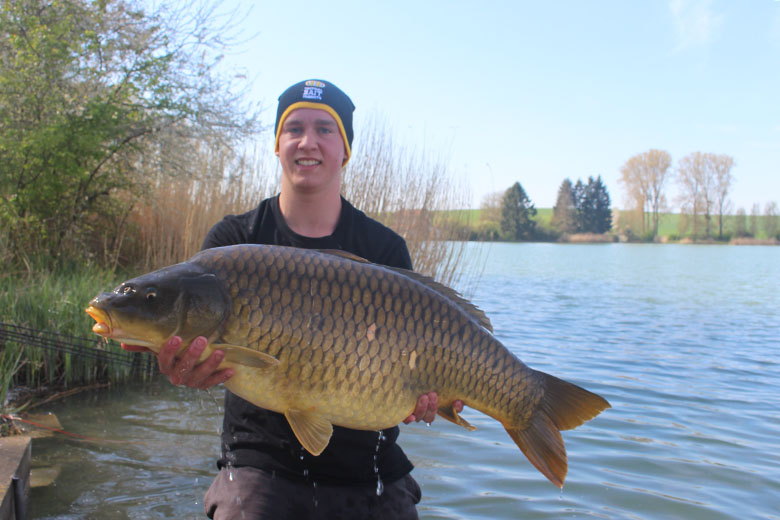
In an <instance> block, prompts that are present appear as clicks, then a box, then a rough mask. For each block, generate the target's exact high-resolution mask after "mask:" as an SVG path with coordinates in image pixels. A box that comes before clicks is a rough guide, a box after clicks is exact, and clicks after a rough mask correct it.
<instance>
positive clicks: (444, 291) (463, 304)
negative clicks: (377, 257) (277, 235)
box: [319, 249, 493, 332]
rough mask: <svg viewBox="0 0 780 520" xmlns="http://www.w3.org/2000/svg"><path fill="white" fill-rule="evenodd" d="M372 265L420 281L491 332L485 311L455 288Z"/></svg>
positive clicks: (354, 257)
mask: <svg viewBox="0 0 780 520" xmlns="http://www.w3.org/2000/svg"><path fill="white" fill-rule="evenodd" d="M319 251H320V252H321V253H326V254H329V255H335V256H340V257H342V258H346V259H348V260H353V261H355V262H360V263H363V264H371V263H372V262H369V261H368V260H366V259H365V258H362V257H360V256H357V255H354V254H352V253H348V252H347V251H341V250H340V249H320V250H319ZM374 265H378V266H379V267H383V268H385V269H390V270H391V271H395V272H397V273H399V274H402V275H404V276H407V277H409V278H411V279H413V280H416V281H418V282H420V283H421V284H423V285H425V286H426V287H429V288H431V289H433V290H434V291H436V292H437V293H439V294H441V295H443V296H445V297H446V298H448V299H449V300H451V301H452V302H453V303H455V304H456V305H457V306H458V307H460V308H461V309H463V310H464V311H466V313H467V314H468V315H469V316H471V317H472V318H474V319H475V320H477V323H479V324H480V325H481V326H482V327H484V328H486V329H487V330H489V331H490V332H493V325H492V324H491V323H490V319H489V318H488V317H487V315H486V314H485V312H484V311H482V309H480V308H479V307H477V306H476V305H474V304H473V303H471V302H470V301H468V300H467V299H466V298H464V297H463V296H461V295H460V294H459V293H458V292H457V291H456V290H454V289H451V288H449V287H447V286H446V285H444V284H441V283H439V282H437V281H436V280H434V279H433V278H431V277H430V276H425V275H424V274H420V273H416V272H414V271H410V270H408V269H401V268H400V267H389V266H386V265H379V264H374Z"/></svg>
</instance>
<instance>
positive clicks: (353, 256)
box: [317, 249, 371, 264]
mask: <svg viewBox="0 0 780 520" xmlns="http://www.w3.org/2000/svg"><path fill="white" fill-rule="evenodd" d="M317 251H319V252H320V253H325V254H326V255H333V256H340V257H341V258H346V259H347V260H352V261H353V262H360V263H361V264H370V263H371V262H369V261H368V260H366V259H365V258H363V257H362V256H358V255H356V254H353V253H350V252H348V251H342V250H341V249H318V250H317Z"/></svg>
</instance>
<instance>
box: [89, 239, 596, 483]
mask: <svg viewBox="0 0 780 520" xmlns="http://www.w3.org/2000/svg"><path fill="white" fill-rule="evenodd" d="M150 295H152V296H151V297H150ZM87 312H88V313H89V314H90V315H91V316H92V317H93V318H94V319H95V320H96V322H97V323H96V325H95V326H94V328H93V330H94V331H95V332H96V333H98V334H102V335H104V336H106V337H113V338H115V339H118V340H120V341H123V342H125V343H130V344H140V345H144V346H148V347H149V348H150V349H152V350H154V351H159V350H160V349H161V348H162V345H164V344H165V342H166V341H167V340H168V339H169V338H170V337H171V336H172V335H174V334H176V335H179V336H181V338H182V340H183V344H184V345H186V344H189V342H190V341H192V339H194V338H195V337H197V336H199V335H203V336H206V337H207V338H208V339H209V346H208V347H207V349H206V350H205V351H204V353H203V354H202V358H201V359H206V358H207V357H208V356H209V355H210V354H211V352H213V351H214V350H216V349H221V350H223V351H224V352H225V356H224V361H223V364H222V365H221V367H223V368H225V367H231V368H233V370H234V375H233V377H231V378H230V379H229V380H228V381H227V382H226V383H225V386H226V387H227V388H228V389H230V390H231V391H232V392H233V393H235V394H236V395H239V396H240V397H242V398H244V399H246V400H248V401H250V402H252V403H254V404H255V405H257V406H260V407H263V408H267V409H270V410H274V411H277V412H280V413H284V414H285V416H286V417H287V420H288V421H289V422H290V426H291V427H292V430H293V432H294V433H295V435H296V436H297V437H298V440H299V441H300V442H301V444H302V445H303V446H304V447H305V448H306V449H307V450H308V451H309V452H310V453H312V454H314V455H318V454H319V453H321V452H322V450H323V449H324V448H325V446H327V444H328V442H329V440H330V436H331V434H332V426H333V425H334V424H336V425H339V426H344V427H347V428H353V429H363V430H382V429H386V428H390V427H392V426H394V425H396V424H398V423H400V422H401V421H402V420H403V419H404V418H405V417H407V416H408V415H409V414H411V413H412V412H413V410H414V407H415V404H416V402H417V398H418V397H419V396H420V395H422V394H425V393H428V392H430V391H436V392H437V393H438V396H439V414H440V415H441V416H442V417H444V418H446V419H447V420H450V421H452V422H454V423H456V424H458V425H460V426H463V427H465V428H467V429H470V430H473V429H475V428H474V427H473V426H471V425H470V424H469V423H468V422H467V421H465V420H464V419H463V418H461V417H460V416H459V415H458V413H457V412H456V411H455V409H454V407H453V403H454V402H455V400H457V399H460V400H462V401H463V402H464V404H466V405H467V406H470V407H473V408H476V409H477V410H480V411H481V412H483V413H485V414H487V415H489V416H490V417H493V418H494V419H496V420H498V421H500V422H501V423H502V425H503V426H504V427H505V429H506V430H507V432H508V433H509V435H510V436H511V437H512V439H513V440H514V441H515V443H516V444H517V445H518V446H519V447H520V448H521V449H522V451H523V452H524V453H525V454H526V456H527V457H528V459H529V460H530V461H531V462H532V464H534V466H536V467H537V468H538V469H539V470H540V471H541V472H542V473H543V474H544V475H545V476H546V477H547V478H549V479H550V480H551V481H552V482H553V483H555V484H556V485H558V486H562V485H563V481H564V478H565V475H566V470H567V462H566V452H565V448H564V446H563V440H562V438H561V435H560V432H559V430H563V429H571V428H574V427H576V426H578V425H579V424H582V423H583V422H585V421H587V420H589V419H591V418H593V417H595V416H596V415H598V413H600V412H601V411H602V410H604V409H605V408H607V407H609V403H607V401H606V400H604V399H603V398H601V397H600V396H598V395H596V394H593V393H591V392H588V391H587V390H584V389H582V388H580V387H578V386H576V385H573V384H571V383H567V382H565V381H562V380H560V379H558V378H555V377H554V376H551V375H549V374H545V373H543V372H539V371H536V370H533V369H531V368H529V367H527V366H526V365H525V364H523V363H522V362H521V361H520V360H519V359H518V358H517V357H515V356H514V355H513V354H512V353H511V352H510V351H509V350H508V349H507V348H506V347H504V346H503V345H502V344H501V343H500V342H499V341H498V340H497V339H496V338H495V337H494V336H493V334H492V328H491V326H490V322H489V320H488V319H487V317H486V316H485V315H484V313H482V312H481V311H480V310H478V309H477V308H476V307H474V306H473V305H472V304H471V303H469V302H467V301H466V300H464V299H463V298H462V297H461V296H460V295H458V294H457V293H456V292H455V291H453V290H452V289H449V288H447V287H445V286H443V285H441V284H438V283H436V282H435V281H433V280H431V279H429V278H426V277H423V276H421V275H419V274H416V273H413V272H411V271H405V270H402V269H395V268H389V267H384V266H379V265H375V264H371V263H369V262H367V261H365V260H363V259H361V258H358V257H355V256H354V255H351V254H349V253H344V252H340V251H313V250H306V249H296V248H287V247H280V246H267V245H239V246H230V247H222V248H215V249H209V250H206V251H202V252H201V253H198V254H197V255H195V256H194V257H193V258H191V259H190V260H188V261H186V262H183V263H181V264H177V265H175V266H170V267H167V268H164V269H161V270H159V271H155V272H152V273H148V274H146V275H142V276H140V277H138V278H135V279H132V280H128V281H127V282H124V283H123V284H122V285H120V286H119V287H117V289H115V290H114V291H113V292H112V293H102V294H101V295H99V296H97V297H95V298H94V299H93V300H92V301H91V302H90V307H89V308H88V309H87ZM182 348H185V347H182Z"/></svg>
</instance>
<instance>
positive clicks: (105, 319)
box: [85, 305, 111, 338]
mask: <svg viewBox="0 0 780 520" xmlns="http://www.w3.org/2000/svg"><path fill="white" fill-rule="evenodd" d="M85 312H86V313H87V314H89V315H90V316H91V317H92V319H94V320H95V321H96V322H97V323H95V324H94V325H93V326H92V332H94V333H95V334H98V335H100V336H103V337H105V338H107V337H109V336H110V335H111V318H110V317H109V316H108V313H107V312H106V311H104V310H103V309H98V308H97V307H95V306H94V305H90V306H89V307H87V308H86V309H85Z"/></svg>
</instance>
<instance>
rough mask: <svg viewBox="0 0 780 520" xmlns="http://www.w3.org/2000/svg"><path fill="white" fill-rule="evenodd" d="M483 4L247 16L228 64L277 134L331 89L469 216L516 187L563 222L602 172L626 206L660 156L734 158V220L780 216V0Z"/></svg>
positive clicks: (254, 11)
mask: <svg viewBox="0 0 780 520" xmlns="http://www.w3.org/2000/svg"><path fill="white" fill-rule="evenodd" d="M481 4H482V5H478V3H477V2H473V1H471V2H461V1H452V0H451V1H446V2H445V1H439V0H417V1H405V0H398V1H394V2H367V1H359V2H358V1H333V0H329V1H316V0H310V1H308V2H286V1H278V0H274V1H258V2H252V3H246V2H244V3H243V4H242V5H243V7H244V8H245V10H246V8H249V7H251V10H250V12H249V14H248V15H242V16H240V17H239V20H238V25H237V26H236V27H235V29H236V30H237V31H241V32H243V34H244V35H250V34H254V37H253V38H252V39H251V40H250V41H248V42H247V43H245V44H243V45H241V46H238V47H235V48H232V49H230V52H229V53H228V55H227V58H226V66H227V67H228V68H229V70H230V71H231V72H232V71H234V70H239V69H243V71H244V72H245V73H246V75H247V77H248V78H249V79H250V80H251V82H252V84H251V87H250V90H249V92H250V97H251V99H253V100H255V101H259V102H261V103H262V104H263V106H264V107H266V111H265V112H264V120H265V122H266V123H268V124H271V123H272V122H273V117H274V115H275V108H276V107H275V105H276V99H277V97H278V95H279V94H280V93H281V92H282V91H283V90H284V89H285V88H286V87H288V86H289V85H291V84H293V83H295V82H297V81H300V80H302V79H308V78H322V79H327V80H329V81H332V82H334V83H335V84H337V85H338V86H340V87H341V88H342V89H343V90H344V91H346V92H347V93H348V94H349V95H350V97H351V98H352V100H353V101H354V102H355V105H356V106H357V110H356V113H355V132H356V136H357V137H356V144H357V140H358V139H359V135H360V124H361V121H363V120H364V119H365V118H366V117H367V116H370V115H378V116H380V117H381V118H383V119H384V120H386V121H387V123H388V124H389V125H390V127H391V128H392V130H393V131H394V133H395V135H396V140H397V141H398V142H400V143H402V144H403V145H404V146H408V147H411V148H418V149H422V148H424V149H425V150H426V151H428V152H429V153H431V154H432V155H435V156H437V157H444V158H446V162H447V164H448V167H449V170H450V171H451V172H452V175H453V176H454V177H458V178H464V179H466V181H467V182H468V183H469V185H470V187H471V191H472V192H473V194H474V195H473V201H472V207H478V206H479V204H480V202H481V200H482V197H483V196H484V195H485V194H487V193H490V192H495V191H499V190H505V189H506V188H508V187H509V186H510V185H511V184H513V183H514V182H516V181H519V182H520V183H521V184H522V185H523V187H524V188H525V190H526V192H527V193H528V195H529V197H530V198H531V200H532V201H533V202H534V203H535V204H536V206H537V207H552V205H553V204H554V203H555V197H556V193H557V190H558V187H559V186H560V184H561V182H562V181H563V179H565V178H567V177H568V178H570V179H572V180H575V181H576V179H578V178H582V179H583V180H585V179H587V177H588V176H590V175H593V176H596V175H601V176H602V178H603V179H604V180H605V182H606V184H607V188H608V190H609V193H610V195H611V198H612V202H613V205H615V206H616V207H620V208H622V207H624V206H625V200H624V194H623V190H622V187H621V186H620V185H619V184H618V178H619V175H620V173H619V170H620V167H621V166H622V165H623V164H624V163H625V162H626V161H627V160H628V159H629V158H630V157H631V156H633V155H635V154H638V153H641V152H644V151H646V150H649V149H651V148H659V149H663V150H667V151H668V152H669V153H670V154H671V155H672V160H673V163H674V164H675V165H676V163H677V161H678V160H679V159H681V158H682V157H684V156H685V155H687V154H689V153H692V152H696V151H702V152H714V153H724V154H728V155H731V156H732V157H734V159H735V162H736V166H735V167H734V169H733V170H732V172H733V174H734V176H735V178H736V180H735V184H734V185H733V188H732V192H731V198H732V200H733V202H734V206H735V208H739V207H743V208H745V209H746V211H748V212H749V211H750V208H751V206H752V205H753V204H754V203H758V204H760V206H761V209H762V211H763V209H764V206H765V204H766V203H767V202H769V201H775V202H778V203H780V102H779V100H780V1H777V0H741V1H726V0H712V1H707V0H669V1H660V0H659V1H638V0H637V1H630V0H622V1H618V0H614V1H597V0H591V1H588V2H583V1H581V0H578V1H538V0H537V1H507V2H490V1H486V2H481ZM230 5H233V4H232V3H231V2H227V3H226V5H225V8H228V7H229V6H230ZM260 140H261V144H263V145H268V146H271V145H272V137H271V133H270V132H268V133H266V134H265V135H263V136H261V137H260ZM675 191H676V190H675V186H674V184H670V185H669V189H668V195H669V198H670V199H671V202H672V203H674V198H675ZM672 207H673V208H674V207H675V205H674V204H672Z"/></svg>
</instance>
